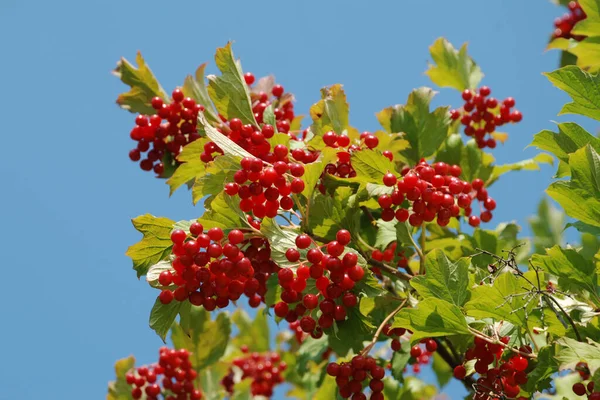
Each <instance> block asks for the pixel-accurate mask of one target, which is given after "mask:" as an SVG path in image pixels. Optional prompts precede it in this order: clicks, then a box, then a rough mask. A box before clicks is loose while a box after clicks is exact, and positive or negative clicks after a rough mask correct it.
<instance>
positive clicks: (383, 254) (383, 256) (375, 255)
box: [371, 242, 408, 274]
mask: <svg viewBox="0 0 600 400" xmlns="http://www.w3.org/2000/svg"><path fill="white" fill-rule="evenodd" d="M397 248H398V242H392V243H390V244H389V245H388V247H387V248H386V249H385V250H384V251H381V250H379V249H375V250H373V252H372V253H371V258H372V259H373V260H376V261H385V262H391V261H393V260H394V257H396V256H397V257H398V263H397V265H398V267H400V268H406V267H407V266H408V258H406V256H405V255H404V250H400V251H399V252H397V253H396V249H397ZM376 273H377V274H379V272H376Z"/></svg>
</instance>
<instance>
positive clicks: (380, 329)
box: [359, 299, 408, 356]
mask: <svg viewBox="0 0 600 400" xmlns="http://www.w3.org/2000/svg"><path fill="white" fill-rule="evenodd" d="M407 301H408V299H404V301H403V302H402V303H400V305H399V306H398V307H396V309H395V310H394V311H392V312H391V313H390V314H389V315H388V316H387V317H385V319H384V320H383V322H382V323H381V325H379V328H377V331H375V335H374V336H373V340H371V343H369V344H368V345H367V347H365V348H364V349H363V350H362V351H361V352H360V353H359V355H361V356H363V355H365V354H369V351H371V349H372V348H373V346H375V344H376V343H377V340H378V339H379V335H381V332H382V331H383V327H384V326H385V325H386V324H387V323H388V322H389V321H390V319H392V318H394V315H396V314H398V312H399V311H400V310H402V308H403V307H404V305H405V304H406V302H407Z"/></svg>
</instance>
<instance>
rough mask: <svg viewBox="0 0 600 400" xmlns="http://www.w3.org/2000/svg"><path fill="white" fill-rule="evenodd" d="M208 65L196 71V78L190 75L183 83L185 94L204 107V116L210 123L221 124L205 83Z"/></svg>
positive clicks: (201, 66)
mask: <svg viewBox="0 0 600 400" xmlns="http://www.w3.org/2000/svg"><path fill="white" fill-rule="evenodd" d="M205 68H206V63H204V64H202V65H200V66H199V67H198V69H196V73H195V74H194V76H192V75H188V76H187V77H186V78H185V81H184V83H183V88H182V90H183V94H184V95H185V96H186V97H191V98H192V99H194V100H196V103H198V104H202V105H203V106H204V115H205V116H206V119H208V120H209V121H210V122H214V123H221V121H220V120H219V117H218V116H217V111H216V110H215V107H214V106H213V103H212V101H211V99H210V96H209V95H208V90H207V88H206V84H205V81H204V70H205Z"/></svg>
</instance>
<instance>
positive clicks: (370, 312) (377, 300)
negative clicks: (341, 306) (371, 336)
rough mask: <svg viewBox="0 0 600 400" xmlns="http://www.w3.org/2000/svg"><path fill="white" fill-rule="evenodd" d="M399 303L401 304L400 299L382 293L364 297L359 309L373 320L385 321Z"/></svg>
mask: <svg viewBox="0 0 600 400" xmlns="http://www.w3.org/2000/svg"><path fill="white" fill-rule="evenodd" d="M398 304H400V303H399V301H398V299H396V298H394V297H391V296H388V295H384V294H380V295H379V296H373V297H362V298H361V299H360V303H359V310H360V313H361V314H362V315H365V316H368V317H370V318H371V319H372V320H373V321H383V320H384V318H385V317H387V316H388V315H389V314H391V312H392V311H394V309H395V308H396V307H398Z"/></svg>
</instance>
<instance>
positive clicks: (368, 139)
mask: <svg viewBox="0 0 600 400" xmlns="http://www.w3.org/2000/svg"><path fill="white" fill-rule="evenodd" d="M323 141H324V142H325V145H326V146H327V147H331V148H334V149H338V150H339V151H338V153H337V160H336V162H335V164H333V163H330V164H327V166H325V170H324V171H323V174H326V173H327V174H329V175H332V176H337V177H340V178H354V177H355V176H356V171H355V170H354V168H352V163H351V161H350V156H351V154H352V153H353V152H355V151H360V150H363V149H365V148H366V149H374V148H376V147H377V146H378V145H379V139H377V136H375V135H373V134H372V133H370V132H363V133H361V134H360V144H350V138H349V137H348V136H346V135H338V134H336V133H335V132H334V131H329V132H326V133H325V134H324V135H323ZM383 155H384V156H385V157H387V158H388V159H389V160H390V161H391V160H393V158H394V156H393V154H392V152H391V151H389V150H386V151H384V152H383ZM321 177H323V175H321ZM319 190H320V191H321V193H323V194H325V186H324V185H323V182H322V181H321V182H320V183H319Z"/></svg>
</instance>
